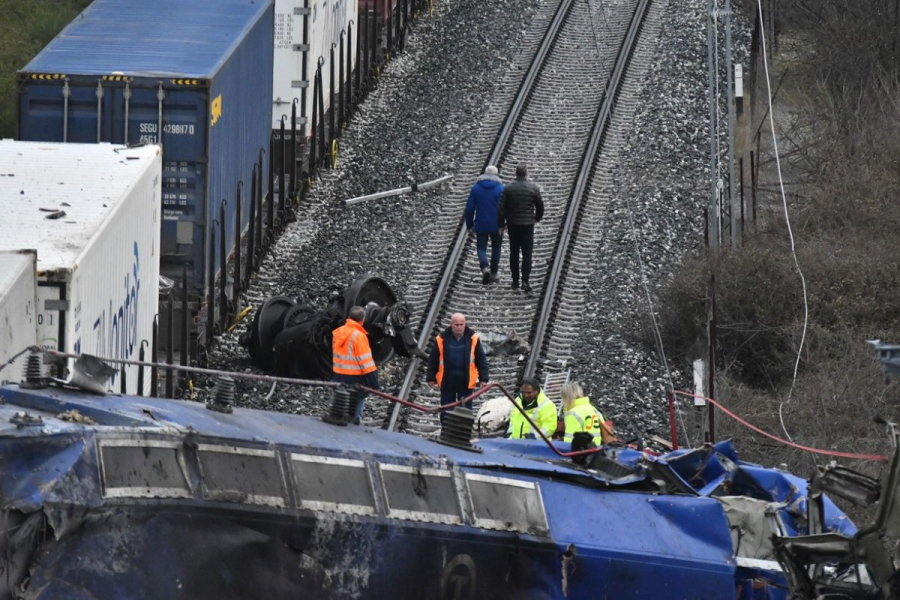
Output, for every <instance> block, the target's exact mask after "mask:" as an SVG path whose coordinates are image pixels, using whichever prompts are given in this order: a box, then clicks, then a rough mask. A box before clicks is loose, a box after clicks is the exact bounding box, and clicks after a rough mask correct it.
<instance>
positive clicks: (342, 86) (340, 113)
mask: <svg viewBox="0 0 900 600" xmlns="http://www.w3.org/2000/svg"><path fill="white" fill-rule="evenodd" d="M344 35H345V34H344V32H343V31H342V32H341V43H340V46H339V51H338V54H340V56H338V66H339V67H340V69H339V70H338V89H340V95H339V104H340V110H339V111H338V124H337V132H335V137H340V136H341V130H342V129H343V128H344V117H345V115H346V113H345V112H344V107H345V106H346V104H345V103H344V96H345V95H346V93H347V86H346V85H345V84H344Z"/></svg>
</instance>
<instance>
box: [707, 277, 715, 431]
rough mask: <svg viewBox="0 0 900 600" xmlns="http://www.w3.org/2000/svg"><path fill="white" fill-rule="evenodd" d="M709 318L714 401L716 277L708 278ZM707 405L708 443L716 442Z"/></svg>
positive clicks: (712, 415) (711, 410)
mask: <svg viewBox="0 0 900 600" xmlns="http://www.w3.org/2000/svg"><path fill="white" fill-rule="evenodd" d="M709 295H710V318H709V384H708V387H709V397H710V398H712V399H713V400H715V399H716V276H715V275H710V277H709ZM707 404H709V441H710V443H715V441H716V413H715V410H716V407H715V406H714V405H713V403H712V402H708V403H707Z"/></svg>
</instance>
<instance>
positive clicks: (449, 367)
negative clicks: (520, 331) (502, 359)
mask: <svg viewBox="0 0 900 600" xmlns="http://www.w3.org/2000/svg"><path fill="white" fill-rule="evenodd" d="M425 381H427V382H428V385H429V386H430V387H431V388H432V389H433V388H434V387H435V386H437V387H440V388H441V406H444V405H445V404H451V403H453V402H456V401H457V400H462V399H463V398H466V397H468V396H471V395H472V392H473V391H474V390H475V387H476V386H478V385H482V386H484V385H487V383H488V382H489V381H490V378H489V376H488V361H487V355H486V354H485V353H484V348H482V347H481V340H479V339H478V334H477V333H475V332H474V331H472V330H471V329H469V328H468V327H467V326H466V316H465V315H463V314H461V313H456V314H454V315H453V316H452V317H450V327H448V328H447V329H445V330H444V332H443V333H442V334H440V335H439V336H437V338H436V339H435V342H434V347H433V348H432V349H431V355H430V356H429V357H428V372H427V373H426V374H425ZM462 406H465V407H466V408H472V403H471V402H466V403H465V404H463V405H462ZM445 412H446V411H441V424H442V425H443V423H444V413H445Z"/></svg>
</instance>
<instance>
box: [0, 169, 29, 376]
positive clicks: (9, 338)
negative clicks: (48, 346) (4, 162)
mask: <svg viewBox="0 0 900 600" xmlns="http://www.w3.org/2000/svg"><path fill="white" fill-rule="evenodd" d="M4 176H5V175H0V177H4ZM36 256H37V254H36V252H35V251H34V250H22V251H21V252H0V365H2V364H4V363H5V362H7V361H8V360H9V359H11V358H12V357H13V356H15V355H16V354H18V353H19V352H21V351H22V350H24V349H25V348H27V347H28V346H34V344H35V340H36V339H37V314H36V305H37V298H36V296H35V294H36V291H37V285H36V284H35V266H36V264H35V263H36ZM24 365H25V360H24V358H19V359H18V360H16V362H15V363H14V364H13V365H11V366H10V365H7V367H6V369H5V370H4V371H3V372H2V373H0V379H7V380H10V381H17V378H18V377H20V376H21V375H22V373H23V369H22V367H23V366H24Z"/></svg>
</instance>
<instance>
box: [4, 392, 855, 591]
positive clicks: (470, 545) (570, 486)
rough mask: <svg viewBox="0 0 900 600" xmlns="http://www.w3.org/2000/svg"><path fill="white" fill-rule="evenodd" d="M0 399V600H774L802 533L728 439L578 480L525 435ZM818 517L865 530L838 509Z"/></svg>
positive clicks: (790, 491)
mask: <svg viewBox="0 0 900 600" xmlns="http://www.w3.org/2000/svg"><path fill="white" fill-rule="evenodd" d="M0 398H2V400H3V404H0V423H2V429H0V444H2V446H3V450H2V452H0V497H2V506H3V511H2V514H3V519H4V521H5V525H6V526H5V528H4V532H5V533H4V534H3V537H2V539H3V552H2V553H0V557H2V558H0V561H2V562H3V570H4V572H5V573H6V574H7V576H6V577H5V578H3V579H2V580H0V598H26V599H33V598H63V597H64V598H74V599H82V598H83V599H87V598H91V599H105V598H110V599H112V598H200V599H202V598H211V599H212V598H214V599H217V600H218V599H220V598H223V597H229V598H237V597H247V598H305V597H310V598H348V599H349V598H354V599H355V598H359V599H367V598H372V599H374V598H392V599H393V598H396V599H398V600H402V599H404V598H411V599H412V598H415V599H421V598H435V599H442V600H443V599H460V598H461V599H470V598H521V599H525V598H528V599H536V598H537V599H544V598H546V599H550V598H553V599H556V598H559V599H563V598H634V599H638V598H685V599H686V598H729V599H730V598H740V599H750V598H753V599H780V598H787V597H788V595H789V591H788V589H787V587H788V586H787V582H786V578H785V576H784V573H783V571H782V569H781V567H780V566H779V563H778V561H777V560H776V558H775V555H774V553H773V542H772V536H771V534H772V533H775V534H777V535H780V536H792V535H797V534H798V533H804V531H805V530H804V527H805V525H804V522H805V519H804V511H805V510H806V500H805V498H806V493H807V490H806V484H805V482H804V481H802V480H800V479H798V478H795V477H793V476H790V475H787V474H785V473H781V472H777V471H772V470H767V469H762V468H758V467H755V466H750V465H742V464H741V463H740V461H739V460H738V458H737V456H736V455H735V452H734V449H733V448H732V447H731V445H730V444H728V443H723V444H719V445H717V446H715V447H706V448H703V449H700V450H695V451H691V452H681V453H673V454H670V455H667V456H663V457H660V458H658V459H657V458H653V457H650V456H648V455H645V454H643V453H641V452H637V451H634V450H618V451H617V450H613V449H610V450H609V451H608V455H607V456H606V457H605V458H602V459H601V460H599V461H597V462H595V464H594V465H593V466H594V468H593V469H592V470H587V469H584V468H581V467H579V466H577V465H575V464H573V463H571V462H569V461H567V460H560V459H559V458H558V457H557V456H556V455H555V454H554V453H553V452H552V451H551V450H550V449H549V448H548V447H546V446H541V445H540V444H539V443H537V442H528V441H525V442H512V441H507V440H489V441H483V442H479V443H478V447H477V449H480V450H481V451H480V452H479V451H473V450H476V448H471V449H466V448H456V447H450V446H446V445H442V444H438V443H435V442H431V441H427V440H423V439H420V438H417V437H414V436H409V435H405V434H398V433H390V432H387V431H383V430H380V429H369V428H365V427H338V426H333V425H328V424H326V423H323V422H322V421H321V420H318V419H313V418H309V417H301V416H293V415H285V414H279V413H272V412H265V411H256V410H245V409H235V410H234V411H233V412H232V413H223V412H219V411H216V410H208V409H207V407H206V406H204V405H203V404H200V403H194V402H180V401H173V400H164V399H148V398H141V397H129V396H117V395H107V396H97V395H91V394H87V393H84V392H81V391H78V390H72V389H63V388H60V387H48V388H43V389H24V388H21V387H19V386H18V385H5V386H2V387H0ZM210 406H211V407H212V408H218V407H217V406H216V405H214V404H213V405H210ZM824 523H825V527H826V528H827V530H828V531H830V532H836V534H837V533H839V534H840V535H844V536H852V535H854V533H855V529H854V528H853V525H852V524H851V523H849V522H848V521H847V519H846V518H845V517H844V516H843V515H842V514H841V513H840V511H838V510H837V509H836V508H835V507H834V506H833V505H832V504H831V503H830V502H828V503H827V511H826V515H825V518H824Z"/></svg>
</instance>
